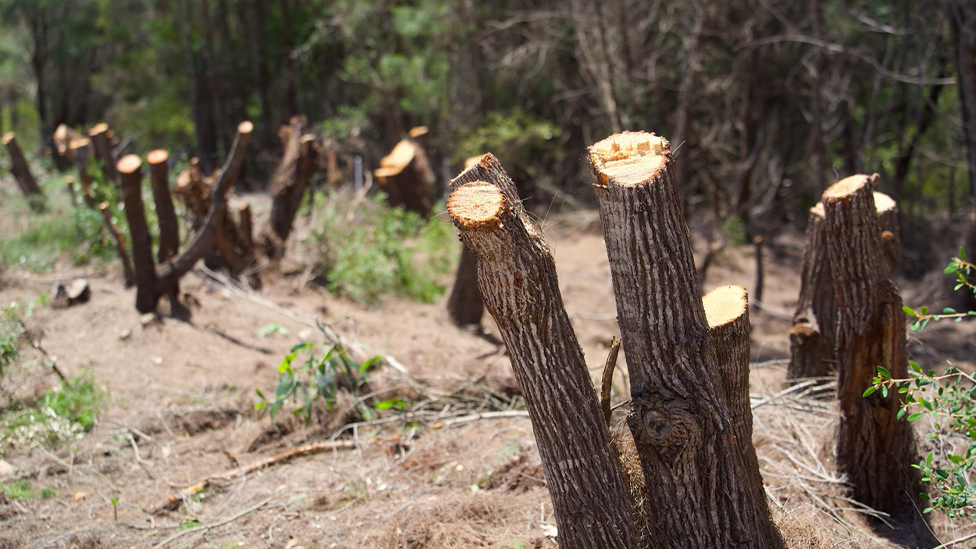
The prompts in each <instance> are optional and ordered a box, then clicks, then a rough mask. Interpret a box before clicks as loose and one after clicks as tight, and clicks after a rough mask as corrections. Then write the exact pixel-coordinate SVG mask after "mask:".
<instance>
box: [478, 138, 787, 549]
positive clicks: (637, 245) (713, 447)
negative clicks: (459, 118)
mask: <svg viewBox="0 0 976 549" xmlns="http://www.w3.org/2000/svg"><path fill="white" fill-rule="evenodd" d="M588 160H589V162H590V165H591V167H592V169H593V173H594V180H595V181H594V185H593V188H594V190H595V192H596V196H597V201H598V203H599V206H600V219H601V220H602V222H603V223H602V224H603V234H604V240H605V241H606V245H607V254H608V256H609V259H610V271H611V275H612V279H613V289H614V294H615V296H616V303H617V319H618V322H619V324H620V333H621V336H622V339H623V342H624V349H625V351H626V355H627V364H628V366H629V368H630V379H631V407H632V412H631V414H630V415H629V416H628V425H629V426H630V430H631V432H632V433H633V436H634V441H635V445H636V448H637V454H638V456H639V457H640V462H641V468H642V470H643V472H644V479H645V482H646V486H647V488H646V490H647V494H646V500H647V502H648V505H649V508H650V516H651V517H652V518H651V521H652V524H650V528H651V535H652V536H653V537H652V539H653V541H654V543H655V547H669V548H688V549H691V548H695V549H697V548H701V547H737V546H743V547H767V548H777V547H784V546H785V544H784V542H783V539H782V538H781V537H780V535H779V532H778V531H777V529H776V526H775V525H774V524H773V522H772V519H771V518H770V514H769V509H768V508H767V505H766V498H765V497H764V494H763V489H762V486H761V484H760V485H759V486H758V487H757V486H756V485H755V482H756V477H755V475H750V474H748V473H747V468H748V460H747V459H746V458H745V457H744V456H743V455H742V454H741V452H740V450H739V447H738V445H737V444H738V443H737V441H736V438H735V436H734V435H733V433H732V430H731V429H730V428H729V421H730V407H729V403H728V398H727V397H726V395H725V391H724V389H723V387H724V386H725V383H726V381H725V380H724V379H723V375H722V372H721V370H720V369H719V367H718V363H717V358H716V353H715V349H714V348H713V347H712V345H711V344H710V343H709V342H710V340H709V336H708V333H709V326H708V323H707V321H706V317H705V310H704V307H703V304H702V294H701V287H700V285H699V283H698V278H697V275H696V272H695V262H694V259H693V257H692V249H691V238H690V235H689V233H688V227H687V226H686V225H685V221H684V219H683V217H682V207H681V203H680V198H679V194H678V192H677V189H676V186H675V175H674V167H673V160H672V156H671V150H670V144H669V143H668V142H667V141H666V140H664V139H662V138H660V137H658V136H656V135H653V134H647V133H643V132H639V133H630V132H625V133H622V134H615V135H613V136H611V137H609V138H607V139H605V140H603V141H601V142H599V143H597V144H596V145H593V146H591V147H590V148H589V149H588ZM482 281H483V283H484V279H482ZM740 398H741V396H740ZM746 398H748V397H746Z"/></svg>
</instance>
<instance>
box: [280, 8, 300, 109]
mask: <svg viewBox="0 0 976 549" xmlns="http://www.w3.org/2000/svg"><path fill="white" fill-rule="evenodd" d="M280 6H281V32H282V39H283V40H284V45H285V51H284V57H283V59H282V62H283V64H284V69H285V70H284V73H285V74H284V76H285V109H286V110H287V111H288V112H287V113H285V114H287V115H288V116H289V117H291V116H298V88H297V86H296V85H295V62H294V60H293V59H292V54H293V53H294V49H295V45H294V43H293V42H292V29H291V20H292V17H291V8H292V0H281V2H280Z"/></svg>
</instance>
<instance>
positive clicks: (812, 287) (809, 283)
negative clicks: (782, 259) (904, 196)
mask: <svg viewBox="0 0 976 549" xmlns="http://www.w3.org/2000/svg"><path fill="white" fill-rule="evenodd" d="M861 177H867V176H861ZM871 181H872V184H874V182H875V181H876V177H875V176H872V179H871ZM874 202H875V210H876V212H877V216H878V223H879V227H880V228H881V231H882V233H881V238H882V242H883V250H884V253H883V258H884V261H883V264H884V265H885V270H886V272H887V273H888V276H894V268H895V264H896V261H897V257H898V251H899V241H898V236H897V235H898V208H897V205H896V204H895V201H894V200H892V199H891V198H890V197H889V196H888V195H885V194H883V193H874ZM823 221H824V209H823V204H822V203H817V205H816V206H814V207H813V208H811V209H810V216H809V218H808V220H807V235H806V238H807V244H806V249H805V250H804V251H803V262H802V264H801V267H800V273H801V274H800V298H799V302H798V303H797V306H796V312H795V313H794V314H793V327H792V328H791V329H790V364H789V367H788V368H787V373H786V377H787V379H790V380H797V379H802V378H810V377H823V376H827V375H829V374H830V373H831V372H833V371H834V370H835V369H836V363H837V360H836V358H835V356H834V348H835V334H836V332H837V322H836V318H837V303H836V299H835V297H834V281H833V274H832V273H831V269H830V260H829V258H828V254H827V235H826V233H825V230H826V229H825V225H824V223H823Z"/></svg>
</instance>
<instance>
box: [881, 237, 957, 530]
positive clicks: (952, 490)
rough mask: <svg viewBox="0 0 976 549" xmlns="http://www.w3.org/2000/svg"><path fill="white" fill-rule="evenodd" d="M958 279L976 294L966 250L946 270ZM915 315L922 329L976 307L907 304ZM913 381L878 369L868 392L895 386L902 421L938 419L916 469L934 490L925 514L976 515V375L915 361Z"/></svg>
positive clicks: (909, 312) (916, 324) (884, 392)
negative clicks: (937, 310) (931, 309)
mask: <svg viewBox="0 0 976 549" xmlns="http://www.w3.org/2000/svg"><path fill="white" fill-rule="evenodd" d="M945 272H946V274H949V275H953V277H954V278H955V279H956V286H955V289H956V290H963V291H967V292H968V291H972V292H974V293H976V284H974V282H976V265H974V264H973V263H970V262H968V261H966V254H965V252H964V251H963V250H962V249H960V250H959V257H957V258H954V259H953V260H952V262H950V263H949V265H948V266H947V267H946V269H945ZM904 309H905V313H906V314H907V315H909V316H910V317H912V318H913V319H914V321H913V323H912V329H913V330H916V331H922V330H923V329H925V327H926V326H927V325H928V323H929V322H930V321H936V322H938V321H942V320H953V321H955V322H961V321H962V320H963V319H964V318H966V317H970V318H972V317H976V311H969V312H961V313H960V312H956V311H955V310H954V309H950V308H946V309H944V310H943V312H942V313H938V314H931V313H929V310H928V308H927V307H922V308H920V309H919V310H917V311H916V310H915V309H912V308H911V307H905V308H904ZM908 364H909V366H910V367H911V368H910V371H909V378H908V379H893V378H892V377H891V374H890V373H889V372H888V370H887V369H885V368H883V367H880V366H879V367H878V375H877V376H876V377H875V378H874V381H873V384H872V385H871V386H869V387H868V388H867V390H865V391H864V396H865V397H867V396H869V395H871V394H874V393H875V392H877V391H881V393H882V395H884V396H888V391H889V390H896V391H898V394H900V395H902V397H901V399H902V403H901V409H900V410H898V419H901V420H905V421H910V422H915V421H918V420H920V419H922V418H924V417H926V416H929V417H931V419H932V429H931V430H930V431H929V432H928V433H927V434H926V438H927V439H928V440H931V441H933V443H932V447H933V448H935V450H933V451H931V452H928V454H927V455H926V456H925V457H924V458H923V459H922V460H920V461H919V462H918V463H917V464H913V465H912V467H914V468H916V469H918V470H919V471H921V473H922V482H924V483H925V484H926V485H927V486H928V493H927V494H921V498H922V499H923V500H926V501H928V506H927V507H926V508H925V509H924V512H925V513H930V512H932V511H935V510H938V511H942V512H944V513H946V514H947V515H948V516H949V518H952V519H956V518H969V519H976V480H974V479H973V478H972V472H973V468H974V466H976V376H974V375H972V374H967V373H966V372H963V371H962V370H960V369H959V368H958V367H957V366H955V365H953V364H950V365H949V366H948V367H947V368H945V369H944V370H943V371H942V372H941V373H937V372H936V371H935V370H934V369H929V370H923V369H922V367H921V366H919V365H918V363H916V362H915V361H909V363H908Z"/></svg>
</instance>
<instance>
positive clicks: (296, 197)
mask: <svg viewBox="0 0 976 549" xmlns="http://www.w3.org/2000/svg"><path fill="white" fill-rule="evenodd" d="M307 126H308V121H307V120H306V118H305V117H304V116H293V117H292V119H291V125H289V126H283V127H282V128H281V132H280V133H279V135H280V136H281V140H282V142H283V143H285V153H284V157H282V159H281V164H280V165H279V166H278V169H277V170H276V171H275V174H274V176H273V177H272V179H271V194H272V196H273V198H272V202H271V218H270V219H269V220H268V226H267V227H266V228H265V230H264V236H263V243H262V248H263V249H264V252H265V254H266V255H267V256H268V257H269V258H272V259H280V258H281V257H282V256H283V255H284V253H285V243H286V242H287V240H288V236H289V235H290V234H291V231H292V227H293V226H294V224H295V216H296V215H297V214H298V208H299V207H300V206H301V204H302V196H304V194H305V188H306V187H308V185H309V183H310V182H311V181H312V178H313V177H314V176H315V171H316V169H317V168H318V159H319V152H318V146H317V145H316V143H315V136H313V135H312V134H306V133H303V132H304V131H305V129H306V128H307Z"/></svg>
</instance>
